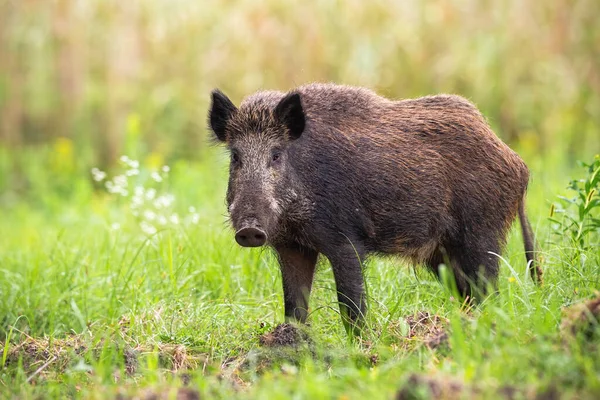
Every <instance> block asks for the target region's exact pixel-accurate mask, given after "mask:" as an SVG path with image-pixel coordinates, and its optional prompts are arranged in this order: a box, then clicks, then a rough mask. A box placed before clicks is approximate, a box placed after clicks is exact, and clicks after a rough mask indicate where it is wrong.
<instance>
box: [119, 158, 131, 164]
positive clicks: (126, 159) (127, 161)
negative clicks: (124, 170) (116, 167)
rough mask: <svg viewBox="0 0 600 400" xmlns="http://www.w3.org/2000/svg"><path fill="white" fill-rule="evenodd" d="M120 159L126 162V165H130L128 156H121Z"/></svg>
mask: <svg viewBox="0 0 600 400" xmlns="http://www.w3.org/2000/svg"><path fill="white" fill-rule="evenodd" d="M119 159H120V160H121V161H122V162H124V163H125V164H129V157H127V156H121V157H120V158H119Z"/></svg>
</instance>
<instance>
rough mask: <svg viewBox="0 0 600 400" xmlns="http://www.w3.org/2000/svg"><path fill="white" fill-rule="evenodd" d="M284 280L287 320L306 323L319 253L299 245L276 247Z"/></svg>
mask: <svg viewBox="0 0 600 400" xmlns="http://www.w3.org/2000/svg"><path fill="white" fill-rule="evenodd" d="M275 250H276V251H277V255H278V258H279V265H280V267H281V275H282V280H283V298H284V305H285V319H286V321H289V320H296V321H298V322H302V323H304V322H306V316H307V314H308V298H309V296H310V289H311V287H312V281H313V276H314V274H315V265H316V264H317V256H318V254H319V253H318V252H316V251H314V250H310V249H307V248H304V247H301V246H299V245H287V246H276V247H275Z"/></svg>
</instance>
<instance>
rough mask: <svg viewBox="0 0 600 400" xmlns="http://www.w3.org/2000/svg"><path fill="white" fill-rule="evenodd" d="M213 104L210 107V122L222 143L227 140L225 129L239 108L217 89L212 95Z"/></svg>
mask: <svg viewBox="0 0 600 400" xmlns="http://www.w3.org/2000/svg"><path fill="white" fill-rule="evenodd" d="M211 97H212V103H211V105H210V111H209V114H208V119H209V122H210V128H211V129H212V131H213V132H214V133H215V136H216V137H217V139H218V140H220V141H221V142H224V141H226V140H227V138H226V137H225V127H226V126H227V121H229V119H230V118H231V115H232V114H233V113H234V112H236V111H237V108H236V107H235V105H233V103H232V102H231V100H229V97H227V96H225V94H223V92H221V91H220V90H219V89H215V90H213V91H212V93H211Z"/></svg>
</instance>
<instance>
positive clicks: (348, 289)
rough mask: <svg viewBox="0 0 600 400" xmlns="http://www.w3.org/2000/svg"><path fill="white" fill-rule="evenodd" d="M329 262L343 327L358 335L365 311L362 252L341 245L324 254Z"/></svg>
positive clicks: (349, 246) (353, 247)
mask: <svg viewBox="0 0 600 400" xmlns="http://www.w3.org/2000/svg"><path fill="white" fill-rule="evenodd" d="M324 254H325V255H326V256H327V258H328V259H329V261H330V262H331V268H332V269H333V276H334V278H335V285H336V289H337V293H338V302H339V304H340V312H341V315H342V320H343V322H344V327H345V328H346V330H347V331H348V332H351V333H354V334H359V333H360V330H361V328H362V324H363V319H364V315H365V313H366V311H367V305H366V299H365V288H364V279H363V274H362V261H363V259H364V252H363V251H360V250H359V249H358V248H357V247H355V246H353V245H348V244H346V245H341V246H338V247H336V248H334V249H332V251H331V252H327V253H324Z"/></svg>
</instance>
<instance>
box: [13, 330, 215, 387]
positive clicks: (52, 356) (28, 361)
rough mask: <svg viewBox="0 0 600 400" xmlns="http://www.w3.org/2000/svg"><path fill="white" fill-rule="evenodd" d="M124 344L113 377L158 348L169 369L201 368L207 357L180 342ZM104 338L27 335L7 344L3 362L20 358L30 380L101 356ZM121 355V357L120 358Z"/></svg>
mask: <svg viewBox="0 0 600 400" xmlns="http://www.w3.org/2000/svg"><path fill="white" fill-rule="evenodd" d="M121 346H126V347H124V348H122V350H120V349H119V345H117V347H116V348H115V351H114V353H113V354H114V357H115V359H114V365H115V372H114V374H113V376H114V377H115V380H116V381H118V380H120V379H121V375H122V374H121V372H120V370H119V367H118V366H120V365H121V366H123V371H124V373H125V375H127V376H133V375H135V374H136V373H137V371H138V368H139V364H140V362H139V358H140V355H141V354H143V353H150V352H154V351H156V349H157V350H158V357H159V363H160V366H161V367H162V368H165V369H168V370H170V371H172V372H184V371H187V370H193V369H197V368H204V367H206V364H207V363H208V359H207V357H206V356H205V355H204V354H197V353H190V352H189V351H188V350H187V348H186V347H185V346H183V345H180V344H162V343H161V344H158V345H138V346H136V347H128V346H127V345H124V344H121ZM105 347H106V346H105V343H104V341H100V342H98V343H96V344H94V345H93V346H91V345H90V344H89V342H87V341H86V340H84V337H83V336H81V335H72V336H68V337H66V338H61V339H56V338H55V339H52V340H50V339H48V338H41V339H36V338H32V337H27V338H26V339H25V340H24V341H22V342H20V343H18V344H15V345H11V346H9V351H8V355H7V358H6V365H7V366H9V365H11V364H16V363H18V362H19V360H21V361H22V364H23V369H24V370H25V372H26V373H27V374H28V375H30V376H31V379H32V382H35V381H37V380H39V379H44V378H46V377H48V376H49V375H51V374H56V373H63V372H64V371H66V370H67V369H68V368H69V367H71V366H73V365H74V363H76V362H77V361H78V360H81V358H83V359H84V360H86V359H87V360H88V362H89V359H97V358H99V357H101V356H102V352H103V351H104V350H105ZM120 357H123V358H122V359H120Z"/></svg>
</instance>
